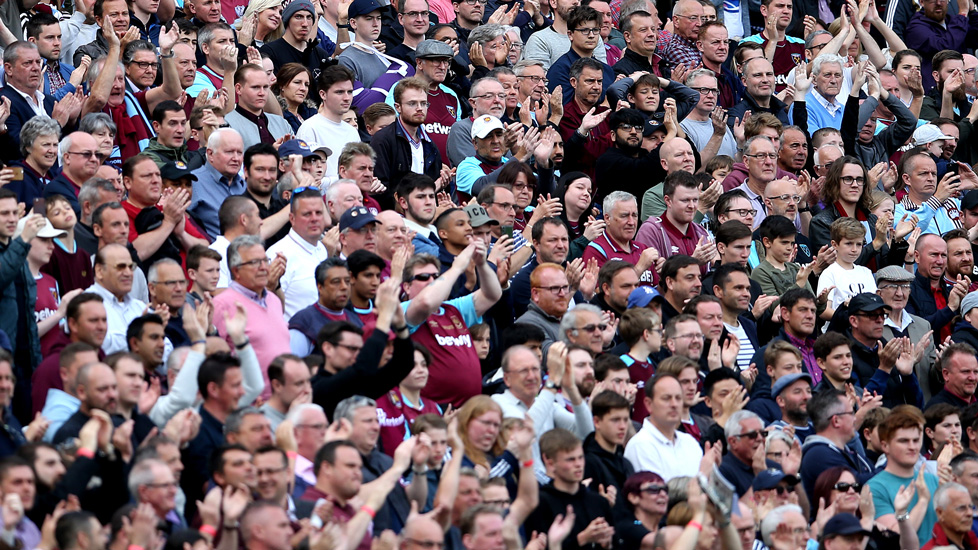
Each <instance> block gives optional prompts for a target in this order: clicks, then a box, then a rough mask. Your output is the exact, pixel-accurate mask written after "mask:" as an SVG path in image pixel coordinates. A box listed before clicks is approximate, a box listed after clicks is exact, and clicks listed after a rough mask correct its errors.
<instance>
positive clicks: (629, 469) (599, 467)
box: [584, 432, 635, 514]
mask: <svg viewBox="0 0 978 550" xmlns="http://www.w3.org/2000/svg"><path fill="white" fill-rule="evenodd" d="M584 461H585V462H584V479H590V480H591V487H595V488H597V487H598V485H604V486H605V488H606V489H607V487H608V486H609V485H614V487H615V488H616V489H618V497H617V500H616V502H615V512H616V514H617V513H620V512H624V511H625V510H626V509H627V507H626V506H625V503H626V500H625V491H624V490H623V489H624V487H625V480H627V479H628V478H629V477H630V476H631V475H632V474H634V473H635V468H634V467H633V466H632V463H631V462H629V461H628V460H627V459H625V448H624V447H621V446H619V447H618V449H616V450H615V452H614V453H609V452H608V451H606V450H604V449H602V448H601V445H599V444H598V442H597V440H596V439H595V437H594V432H591V433H589V434H588V435H587V437H585V438H584Z"/></svg>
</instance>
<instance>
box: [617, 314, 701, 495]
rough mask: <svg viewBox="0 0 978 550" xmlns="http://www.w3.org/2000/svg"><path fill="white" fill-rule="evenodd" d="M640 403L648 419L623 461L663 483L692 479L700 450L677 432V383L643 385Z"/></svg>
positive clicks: (656, 380) (661, 379)
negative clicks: (642, 396) (660, 478)
mask: <svg viewBox="0 0 978 550" xmlns="http://www.w3.org/2000/svg"><path fill="white" fill-rule="evenodd" d="M692 322H693V323H696V320H695V319H692ZM697 328H698V326H697ZM644 399H645V406H646V408H647V409H648V410H649V411H650V412H649V417H648V418H646V419H645V422H644V423H643V424H642V429H641V430H639V432H638V433H637V434H635V436H634V437H632V438H631V439H630V440H629V441H628V444H627V445H626V446H625V458H626V459H628V460H629V461H630V462H631V463H632V466H633V467H634V468H635V470H636V471H644V470H648V471H651V472H656V473H658V474H659V475H660V476H662V479H664V480H666V481H667V482H668V481H669V480H670V479H672V478H674V477H677V476H681V475H695V474H696V472H697V470H698V468H699V463H700V460H701V459H702V458H703V450H702V449H701V448H700V446H699V444H698V443H696V439H694V438H693V436H691V435H689V434H686V433H683V432H680V431H678V428H679V424H680V412H681V411H682V408H683V391H682V387H681V386H680V385H679V380H678V379H677V378H676V377H675V376H672V375H669V374H659V375H656V376H654V377H653V378H652V379H651V380H650V381H649V382H648V383H647V384H646V385H645V396H644Z"/></svg>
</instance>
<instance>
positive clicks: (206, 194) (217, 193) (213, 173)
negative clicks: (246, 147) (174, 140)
mask: <svg viewBox="0 0 978 550" xmlns="http://www.w3.org/2000/svg"><path fill="white" fill-rule="evenodd" d="M193 174H194V175H195V176H197V181H196V182H194V191H193V197H192V198H191V199H190V208H188V209H187V211H188V212H190V213H191V214H193V215H194V216H196V218H197V219H198V220H200V223H201V224H203V226H204V230H205V231H207V233H208V234H210V236H212V237H216V236H218V235H220V234H221V223H220V221H218V219H217V211H218V209H220V208H221V204H223V203H224V199H226V198H228V197H230V196H232V195H241V194H243V193H244V192H245V190H247V189H248V186H247V185H245V181H244V180H243V179H241V176H239V175H238V174H235V175H234V178H233V179H232V180H231V181H228V178H227V177H225V176H223V175H221V173H220V172H218V171H217V169H215V168H214V167H213V166H211V164H210V163H209V162H208V163H206V164H204V165H203V166H201V167H200V168H198V169H196V170H194V171H193Z"/></svg>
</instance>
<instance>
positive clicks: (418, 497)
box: [404, 473, 428, 510]
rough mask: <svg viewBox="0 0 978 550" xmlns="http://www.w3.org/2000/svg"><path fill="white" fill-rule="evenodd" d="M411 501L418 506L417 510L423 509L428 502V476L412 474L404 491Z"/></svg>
mask: <svg viewBox="0 0 978 550" xmlns="http://www.w3.org/2000/svg"><path fill="white" fill-rule="evenodd" d="M404 492H405V493H407V496H408V498H409V499H411V500H412V501H414V502H416V503H417V504H418V509H419V510H421V509H422V508H424V505H425V504H426V503H427V502H428V476H427V475H426V474H417V473H416V474H414V475H413V476H411V484H410V485H408V486H407V488H406V489H405V490H404Z"/></svg>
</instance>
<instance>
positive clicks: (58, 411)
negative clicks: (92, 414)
mask: <svg viewBox="0 0 978 550" xmlns="http://www.w3.org/2000/svg"><path fill="white" fill-rule="evenodd" d="M79 407H81V400H79V399H78V398H77V397H75V396H73V395H71V394H69V393H67V392H64V391H62V390H58V389H55V388H51V389H49V390H48V397H47V400H45V401H44V409H43V410H42V411H41V416H43V417H44V418H47V419H48V422H49V424H48V431H46V432H44V441H46V442H48V443H51V442H52V441H53V440H54V434H56V433H58V430H60V429H61V425H62V424H64V423H65V421H67V420H68V419H69V418H70V417H71V415H73V414H75V413H76V412H78V408H79Z"/></svg>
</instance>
